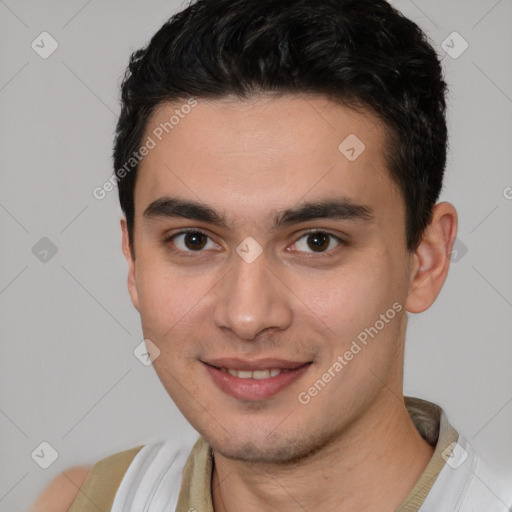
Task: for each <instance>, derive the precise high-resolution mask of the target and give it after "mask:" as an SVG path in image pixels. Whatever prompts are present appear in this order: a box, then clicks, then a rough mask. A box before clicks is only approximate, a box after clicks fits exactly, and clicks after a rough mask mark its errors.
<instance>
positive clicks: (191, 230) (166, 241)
mask: <svg viewBox="0 0 512 512" xmlns="http://www.w3.org/2000/svg"><path fill="white" fill-rule="evenodd" d="M187 233H200V234H202V235H204V236H206V237H207V238H209V239H210V240H212V238H211V236H210V235H209V234H208V233H207V232H206V231H204V230H202V229H200V228H189V229H182V230H181V231H179V232H178V233H174V234H172V235H170V236H168V237H166V238H165V239H164V240H163V243H164V245H165V246H168V245H169V242H172V241H173V239H174V238H176V237H178V236H180V235H186V234H187ZM319 233H321V234H324V235H327V236H329V237H331V238H333V239H334V240H335V241H336V242H337V243H338V244H339V245H341V246H346V245H348V244H347V242H345V241H344V240H343V239H341V238H340V237H339V236H337V235H335V234H334V233H331V232H330V231H326V230H324V229H311V230H309V231H305V232H303V233H302V234H301V235H300V236H299V237H298V238H297V239H296V240H295V242H293V244H292V245H295V244H296V243H297V242H298V241H299V240H302V239H303V238H304V237H307V236H309V235H314V234H319ZM212 241H213V240H212ZM337 247H338V246H337ZM335 249H336V247H334V248H333V249H329V250H328V251H325V252H319V253H315V252H314V251H312V252H305V251H299V252H302V253H304V254H307V255H308V256H307V257H315V256H314V255H315V254H316V257H318V256H322V255H329V256H330V253H331V252H332V251H333V250H335ZM171 250H172V251H173V252H174V253H175V254H179V255H184V254H187V255H190V256H192V255H194V254H198V255H200V254H201V253H202V252H205V251H203V250H199V251H182V250H180V249H171Z"/></svg>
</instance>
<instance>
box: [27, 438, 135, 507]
mask: <svg viewBox="0 0 512 512" xmlns="http://www.w3.org/2000/svg"><path fill="white" fill-rule="evenodd" d="M142 447H143V445H140V446H137V447H135V448H131V449H129V450H124V451H122V452H118V453H114V454H113V455H109V456H107V457H105V458H103V459H101V460H99V461H98V462H96V463H95V464H94V465H92V466H90V465H77V466H72V467H70V468H68V469H66V470H64V471H61V472H60V474H58V475H57V476H56V477H55V478H54V479H53V480H51V481H50V483H49V484H48V485H47V486H46V487H45V489H44V490H43V492H42V493H41V494H40V495H39V496H38V497H37V499H36V501H35V502H34V504H33V505H32V507H31V508H30V510H29V512H69V511H70V510H75V509H76V507H78V508H80V506H82V501H83V500H84V499H85V498H84V495H87V496H88V497H91V496H96V494H98V502H100V503H103V502H105V503H110V502H111V500H112V499H113V497H114V496H115V493H116V491H117V488H118V487H119V484H120V482H121V480H122V479H123V476H124V474H125V472H126V470H127V469H128V467H129V466H130V464H131V462H132V460H133V459H134V457H135V456H136V455H137V453H138V452H139V451H140V450H141V448H142ZM80 491H82V492H80ZM72 506H73V508H72Z"/></svg>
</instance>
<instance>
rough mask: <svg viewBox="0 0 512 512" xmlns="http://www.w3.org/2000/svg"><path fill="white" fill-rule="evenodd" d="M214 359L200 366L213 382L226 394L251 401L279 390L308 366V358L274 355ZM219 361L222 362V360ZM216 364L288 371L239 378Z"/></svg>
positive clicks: (240, 367) (309, 363) (265, 397)
mask: <svg viewBox="0 0 512 512" xmlns="http://www.w3.org/2000/svg"><path fill="white" fill-rule="evenodd" d="M215 361H216V362H215V365H214V366H211V364H213V362H208V363H205V362H203V366H204V367H205V369H206V371H207V372H208V374H209V375H210V377H211V379H212V381H213V382H214V384H215V385H216V386H217V387H218V388H219V389H220V390H221V391H223V392H224V393H226V394H227V395H229V396H232V397H234V398H238V399H241V400H253V401H261V400H265V399H267V398H270V397H272V396H274V395H276V394H277V393H279V392H281V391H282V390H284V389H285V388H287V387H288V386H290V385H291V384H292V383H293V382H295V381H297V380H298V379H299V378H300V377H301V376H303V375H304V374H305V373H306V372H307V371H308V369H309V367H310V366H311V362H307V363H300V362H299V363H297V362H292V361H284V360H276V359H261V360H259V361H252V362H251V363H248V362H244V361H241V360H233V359H223V360H215ZM235 361H237V362H238V365H239V367H236V366H233V363H234V362H235ZM220 362H222V364H221V363H220ZM256 363H257V365H256ZM278 363H280V364H281V366H279V364H278ZM217 364H219V368H231V369H236V370H262V369H267V368H282V369H286V370H287V371H286V372H284V373H280V374H279V375H276V376H275V377H268V378H267V379H241V378H240V377H235V376H233V375H231V374H229V373H226V372H223V371H222V370H220V369H219V368H217V367H216V366H217ZM299 365H300V366H299Z"/></svg>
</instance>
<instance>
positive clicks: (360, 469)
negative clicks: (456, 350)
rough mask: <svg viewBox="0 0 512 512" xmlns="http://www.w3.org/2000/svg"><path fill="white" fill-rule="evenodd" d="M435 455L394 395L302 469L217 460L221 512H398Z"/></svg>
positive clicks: (215, 495)
mask: <svg viewBox="0 0 512 512" xmlns="http://www.w3.org/2000/svg"><path fill="white" fill-rule="evenodd" d="M433 451H434V449H433V448H432V447H431V446H430V445H429V444H428V443H427V442H426V441H425V440H424V439H423V438H422V437H421V435H420V434H419V433H418V431H417V430H416V427H415V426H414V424H413V422H412V421H411V419H410V417H409V415H408V413H407V410H406V408H405V406H404V404H403V400H399V399H397V397H396V396H395V395H394V394H392V393H390V392H389V391H387V392H383V394H382V396H380V397H379V398H378V399H376V400H375V401H374V404H373V405H372V407H370V408H369V409H367V410H366V412H365V414H364V415H363V416H361V417H360V418H358V419H357V420H356V421H355V422H354V423H353V424H352V425H351V426H350V427H349V428H348V429H347V430H346V431H344V432H343V434H342V435H340V436H339V437H338V438H337V439H335V440H333V442H332V443H331V444H330V445H328V446H326V447H325V448H324V449H322V450H321V451H320V452H317V453H315V454H314V455H312V456H311V457H310V458H308V459H307V460H305V461H302V462H301V463H300V464H296V465H294V466H287V467H286V468H285V469H283V467H282V466H281V467H280V466H275V465H272V464H268V465H261V464H257V465H255V464H251V463H246V462H243V461H236V460H231V459H227V458H225V457H222V456H221V455H220V454H217V453H214V467H213V473H212V500H213V505H214V509H215V512H235V511H238V510H240V503H243V504H244V506H243V509H244V511H245V512H253V511H254V512H256V511H258V512H266V511H271V510H280V511H283V512H287V511H292V510H293V511H296V510H298V509H299V508H300V509H302V510H316V509H317V508H318V504H319V503H322V510H323V511H324V512H330V511H333V512H334V511H336V512H340V511H352V510H358V511H361V512H365V511H373V510H380V511H381V512H387V511H389V512H392V511H394V510H396V509H397V508H398V507H399V506H400V504H401V503H402V502H403V500H404V499H405V497H406V496H407V494H408V493H409V491H410V490H411V489H412V488H413V487H414V484H415V483H416V481H417V480H418V479H419V477H420V475H421V473H422V472H423V471H424V469H425V467H426V465H427V464H428V462H429V460H430V458H431V457H432V454H433Z"/></svg>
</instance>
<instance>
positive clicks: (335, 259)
mask: <svg viewBox="0 0 512 512" xmlns="http://www.w3.org/2000/svg"><path fill="white" fill-rule="evenodd" d="M176 110H178V111H179V112H181V115H180V116H179V122H178V123H176V124H174V127H173V128H172V130H171V129H169V128H168V131H169V133H168V134H167V133H166V132H165V131H163V135H162V133H161V132H162V128H161V127H162V123H166V122H168V121H169V119H170V117H171V116H172V115H173V114H174V113H175V111H176ZM184 112H187V113H186V115H185V114H184ZM174 121H175V120H174ZM167 126H169V125H167ZM159 127H160V128H159ZM155 133H156V134H159V137H157V136H155ZM147 136H150V137H151V138H152V139H153V141H154V142H155V143H156V145H155V147H153V148H152V149H151V150H150V151H149V153H148V154H147V155H146V156H145V157H144V159H143V161H142V162H141V164H140V168H139V175H138V178H137V183H136V188H135V231H134V248H135V259H133V258H132V257H131V255H130V254H129V251H128V240H127V237H126V230H125V232H124V249H125V254H126V255H127V258H128V260H129V265H130V270H129V289H130V294H131V297H132V300H133V303H134V305H135V307H136V308H137V310H138V311H139V312H140V315H141V320H142V327H143V332H144V337H145V338H146V339H149V340H151V343H152V344H154V345H155V346H156V347H157V348H158V350H159V351H160V354H159V356H158V357H157V358H156V359H155V360H154V362H153V365H154V368H155V370H156V372H157V374H158V376H159V378H160V380H161V382H162V383H163V385H164V386H165V389H166V390H167V392H168V393H169V395H170V396H171V397H172V399H173V400H174V402H175V403H176V404H177V406H178V407H179V408H180V410H181V411H182V413H183V414H184V416H185V417H186V418H187V419H188V421H189V422H190V423H191V424H192V426H193V427H194V428H195V429H196V430H197V431H198V432H200V433H201V434H202V435H203V436H204V437H205V438H206V440H207V441H208V442H209V443H210V445H211V446H213V448H214V450H216V451H217V452H219V453H221V454H223V455H224V456H226V457H229V458H235V459H240V460H253V461H256V460H259V461H291V460H297V459H299V458H301V457H303V456H305V455H306V454H308V453H311V452H314V451H315V450H318V449H319V448H320V447H322V446H325V445H326V444H327V443H329V442H330V441H331V440H333V439H335V438H336V437H337V436H339V435H340V434H341V433H343V432H344V431H345V430H346V429H348V428H349V427H350V425H351V424H353V422H354V421H355V420H357V419H358V418H359V417H361V416H362V415H364V414H365V413H366V412H367V411H369V410H370V408H371V407H375V406H376V404H378V403H379V400H380V398H381V397H382V396H383V392H384V390H385V389H388V390H389V388H391V389H396V392H397V393H401V365H402V361H403V360H402V357H403V356H402V352H403V347H402V343H403V338H404V331H405V324H406V315H405V309H406V308H405V301H406V298H407V294H408V291H409V287H410V281H411V277H410V276H411V262H412V256H411V254H410V253H409V252H407V250H406V240H405V204H404V201H403V199H402V197H401V195H400V193H399V191H398V189H397V188H396V187H395V185H394V183H393V182H392V181H391V179H390V177H389V175H388V173H387V170H386V161H385V157H384V143H385V129H384V127H383V126H382V125H381V124H380V122H379V121H378V120H377V118H375V117H374V116H372V115H371V114H370V113H357V112H355V111H352V110H349V109H348V108H345V107H342V106H340V105H337V104H334V103H332V102H330V101H328V100H327V99H324V98H319V97H316V98H307V99H306V98H301V97H298V96H288V97H282V98H279V99H270V98H263V97H261V98H259V99H251V100H250V101H237V100H231V101H228V100H222V101H220V100H217V101H210V102H208V101H202V100H199V101H198V103H197V105H196V106H194V107H193V108H190V109H184V108H182V104H176V103H174V104H166V105H163V106H161V108H159V109H158V110H157V111H156V112H155V113H154V114H153V116H152V117H151V119H150V121H149V123H148V126H147V130H146V135H145V140H146V137H147ZM354 136H356V137H357V139H358V140H359V142H358V140H357V139H355V138H354ZM347 137H350V138H349V139H347ZM159 138H161V140H159ZM346 139H347V140H346ZM345 140H346V142H343V141H345ZM361 143H362V144H364V151H362V152H361V149H362V148H363V146H362V145H361ZM340 144H341V149H340ZM221 368H225V369H226V368H228V369H230V370H231V371H230V372H227V373H226V371H225V370H223V369H221ZM235 370H236V371H235ZM269 370H270V371H269ZM272 370H274V371H272ZM237 371H240V373H237ZM251 371H252V372H254V373H250V372H251ZM279 371H280V372H279ZM247 377H249V378H247Z"/></svg>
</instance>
